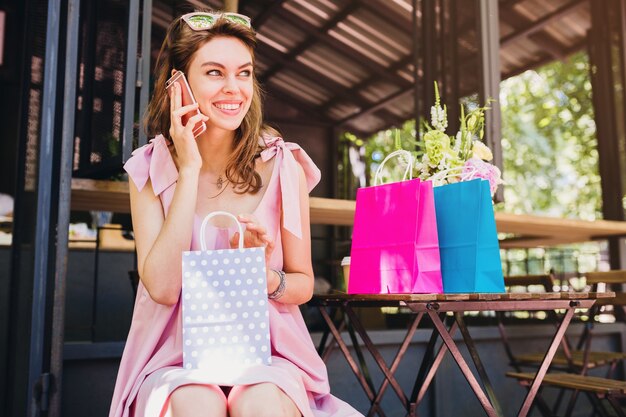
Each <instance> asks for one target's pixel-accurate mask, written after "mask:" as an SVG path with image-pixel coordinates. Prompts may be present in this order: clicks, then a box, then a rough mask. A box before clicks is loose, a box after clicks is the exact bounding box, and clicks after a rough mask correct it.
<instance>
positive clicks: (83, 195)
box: [72, 179, 626, 248]
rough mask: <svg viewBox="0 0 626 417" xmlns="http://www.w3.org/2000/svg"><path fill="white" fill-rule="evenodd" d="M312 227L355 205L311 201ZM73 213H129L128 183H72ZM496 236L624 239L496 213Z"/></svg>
mask: <svg viewBox="0 0 626 417" xmlns="http://www.w3.org/2000/svg"><path fill="white" fill-rule="evenodd" d="M310 206H311V223H313V224H327V225H338V226H351V225H352V224H353V221H354V209H355V202H354V201H351V200H337V199H332V198H320V197H311V199H310ZM72 210H84V211H87V210H104V211H113V212H117V213H128V212H130V204H129V200H128V183H127V182H123V181H98V180H86V179H73V180H72ZM496 225H497V228H498V232H500V233H509V234H513V235H515V236H514V237H512V238H508V239H505V240H503V241H501V242H500V246H501V247H503V248H508V247H539V246H554V245H559V244H565V243H576V242H587V241H591V240H599V239H606V238H608V237H613V236H626V222H619V221H608V220H595V221H585V220H573V219H559V218H554V217H542V216H531V215H525V214H511V213H499V212H498V213H496Z"/></svg>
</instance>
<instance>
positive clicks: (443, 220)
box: [434, 179, 504, 293]
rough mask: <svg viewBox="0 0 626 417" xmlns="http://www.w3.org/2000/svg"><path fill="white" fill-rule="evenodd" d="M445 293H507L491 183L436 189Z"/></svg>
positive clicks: (452, 185) (460, 184)
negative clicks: (505, 291) (490, 187)
mask: <svg viewBox="0 0 626 417" xmlns="http://www.w3.org/2000/svg"><path fill="white" fill-rule="evenodd" d="M434 194H435V211H436V213H437V233H438V236H439V251H440V258H441V273H442V279H443V291H444V293H475V292H491V293H493V292H498V293H499V292H504V277H503V275H502V264H501V263H500V245H499V244H498V235H497V231H496V221H495V217H494V214H493V205H492V203H491V193H490V190H489V181H485V180H481V179H473V180H471V181H463V182H458V183H454V184H448V185H442V186H439V187H435V189H434Z"/></svg>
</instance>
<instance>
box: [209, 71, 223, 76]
mask: <svg viewBox="0 0 626 417" xmlns="http://www.w3.org/2000/svg"><path fill="white" fill-rule="evenodd" d="M207 75H214V76H219V75H222V73H221V72H220V71H219V70H211V71H209V72H207Z"/></svg>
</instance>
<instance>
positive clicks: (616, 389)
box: [507, 270, 626, 416]
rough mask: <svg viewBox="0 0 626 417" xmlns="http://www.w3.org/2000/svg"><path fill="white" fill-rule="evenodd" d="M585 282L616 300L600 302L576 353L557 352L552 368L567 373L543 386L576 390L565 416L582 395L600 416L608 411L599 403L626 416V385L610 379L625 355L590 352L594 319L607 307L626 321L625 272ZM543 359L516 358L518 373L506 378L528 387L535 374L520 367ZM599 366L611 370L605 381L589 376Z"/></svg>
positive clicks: (556, 375)
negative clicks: (624, 401) (624, 403)
mask: <svg viewBox="0 0 626 417" xmlns="http://www.w3.org/2000/svg"><path fill="white" fill-rule="evenodd" d="M586 280H587V285H588V286H590V287H591V291H598V289H599V288H598V287H599V286H601V285H606V288H605V289H606V290H609V289H610V290H612V291H615V292H616V297H615V298H607V299H600V300H598V302H597V303H596V304H595V305H594V307H593V308H591V309H590V310H589V317H588V320H587V323H586V324H585V329H584V331H583V334H582V335H581V337H580V339H579V341H578V343H577V346H576V349H575V350H571V351H569V352H568V346H567V345H566V344H565V345H564V350H563V351H561V352H558V353H557V355H556V356H555V358H554V360H553V365H556V367H559V368H560V369H562V370H564V371H566V373H548V374H547V375H546V377H545V379H544V385H549V386H553V387H557V388H560V389H562V390H573V393H572V396H571V398H570V401H569V403H568V406H567V409H566V413H565V415H566V416H570V415H571V413H572V412H573V410H574V405H575V402H576V398H577V395H578V393H579V392H584V393H585V394H587V396H588V397H589V398H590V399H591V400H592V404H593V405H594V410H595V411H597V412H601V414H603V412H605V411H606V410H604V409H603V408H602V407H603V405H602V404H604V403H603V402H601V401H599V400H602V399H605V400H606V402H607V403H608V404H609V405H610V406H611V408H612V409H613V411H614V412H615V413H617V415H618V416H626V415H625V414H624V411H623V410H622V408H621V406H620V401H619V399H620V398H623V397H625V396H626V382H624V381H618V380H615V379H611V377H612V376H613V374H614V371H615V369H616V368H617V365H618V364H619V363H620V361H622V360H624V359H626V353H624V352H606V351H593V350H592V349H591V342H592V339H593V327H594V318H595V317H596V315H597V314H599V313H600V312H601V311H602V310H603V309H605V308H606V307H607V306H612V308H613V309H614V313H615V316H616V318H617V319H618V320H620V321H623V320H624V306H626V293H624V291H623V288H622V286H623V285H624V284H626V270H623V271H608V272H590V273H587V274H586ZM600 289H601V288H600ZM541 359H542V355H538V354H525V355H517V356H514V361H513V362H514V363H513V365H514V367H515V369H516V372H508V373H507V376H509V377H511V378H515V379H517V380H518V381H519V382H520V384H522V385H529V384H530V382H532V380H533V379H534V376H535V374H534V373H532V372H521V370H520V367H522V366H537V365H538V364H539V363H540V361H541ZM600 366H608V369H607V373H606V377H604V378H600V377H595V376H588V375H587V372H588V370H589V369H593V368H597V367H600ZM553 368H554V367H553ZM529 381H530V382H529ZM562 392H564V391H562ZM560 398H561V395H559V400H557V403H556V404H555V408H558V407H559V403H560Z"/></svg>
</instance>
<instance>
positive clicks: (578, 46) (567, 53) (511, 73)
mask: <svg viewBox="0 0 626 417" xmlns="http://www.w3.org/2000/svg"><path fill="white" fill-rule="evenodd" d="M586 44H587V39H583V40H582V41H581V42H579V43H577V44H575V45H574V46H572V47H571V48H569V49H567V50H566V51H564V52H563V59H565V58H567V57H569V56H570V55H572V54H574V53H576V52H578V51H580V50H581V49H583V48H584V47H585V45H586ZM552 61H554V58H553V57H552V55H549V54H545V55H543V56H542V57H540V58H539V59H537V60H535V61H534V62H531V63H529V64H527V65H525V66H523V67H521V68H516V69H514V70H513V71H509V72H507V73H502V80H506V79H507V78H510V77H514V76H516V75H519V74H521V73H523V72H525V71H528V70H531V69H533V68H537V67H541V66H543V65H546V64H549V63H550V62H552Z"/></svg>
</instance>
